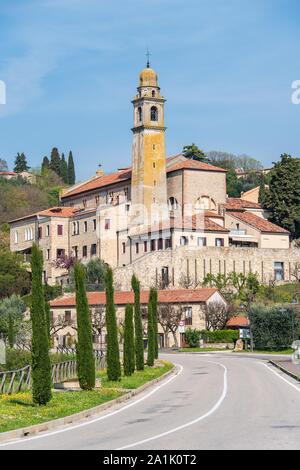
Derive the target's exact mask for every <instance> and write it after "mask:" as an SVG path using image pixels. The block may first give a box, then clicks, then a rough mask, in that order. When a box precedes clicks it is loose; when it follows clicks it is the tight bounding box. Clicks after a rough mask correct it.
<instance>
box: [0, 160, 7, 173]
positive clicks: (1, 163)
mask: <svg viewBox="0 0 300 470" xmlns="http://www.w3.org/2000/svg"><path fill="white" fill-rule="evenodd" d="M0 171H8V165H7V161H6V160H3V159H2V158H0Z"/></svg>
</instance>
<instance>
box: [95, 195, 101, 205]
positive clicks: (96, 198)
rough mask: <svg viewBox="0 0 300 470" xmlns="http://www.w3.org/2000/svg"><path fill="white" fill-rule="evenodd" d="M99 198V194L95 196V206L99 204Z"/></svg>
mask: <svg viewBox="0 0 300 470" xmlns="http://www.w3.org/2000/svg"><path fill="white" fill-rule="evenodd" d="M99 199H100V197H99V196H95V203H96V205H97V206H98V204H99Z"/></svg>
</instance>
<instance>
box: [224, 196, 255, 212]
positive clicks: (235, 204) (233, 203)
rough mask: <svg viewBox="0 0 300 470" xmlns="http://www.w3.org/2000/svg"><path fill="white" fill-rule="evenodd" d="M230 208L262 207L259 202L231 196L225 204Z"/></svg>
mask: <svg viewBox="0 0 300 470" xmlns="http://www.w3.org/2000/svg"><path fill="white" fill-rule="evenodd" d="M225 209H228V210H244V209H262V207H261V205H260V204H259V203H257V202H252V201H245V200H244V199H240V198H235V197H229V198H227V202H226V205H225Z"/></svg>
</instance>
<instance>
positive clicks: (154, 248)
mask: <svg viewBox="0 0 300 470" xmlns="http://www.w3.org/2000/svg"><path fill="white" fill-rule="evenodd" d="M155 250H156V242H155V240H151V251H155Z"/></svg>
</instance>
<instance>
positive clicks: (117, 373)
mask: <svg viewBox="0 0 300 470" xmlns="http://www.w3.org/2000/svg"><path fill="white" fill-rule="evenodd" d="M105 284H106V332H107V346H106V349H107V377H108V380H113V381H115V382H117V381H118V380H120V378H121V364H120V351H119V343H118V328H117V317H116V308H115V303H114V286H113V272H112V269H111V268H107V271H106V276H105Z"/></svg>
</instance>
